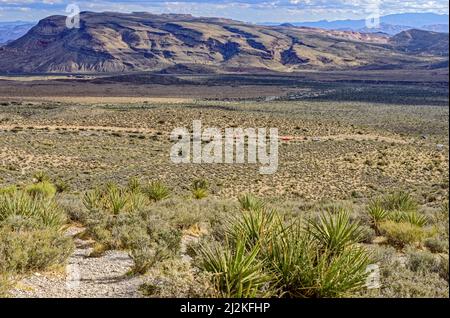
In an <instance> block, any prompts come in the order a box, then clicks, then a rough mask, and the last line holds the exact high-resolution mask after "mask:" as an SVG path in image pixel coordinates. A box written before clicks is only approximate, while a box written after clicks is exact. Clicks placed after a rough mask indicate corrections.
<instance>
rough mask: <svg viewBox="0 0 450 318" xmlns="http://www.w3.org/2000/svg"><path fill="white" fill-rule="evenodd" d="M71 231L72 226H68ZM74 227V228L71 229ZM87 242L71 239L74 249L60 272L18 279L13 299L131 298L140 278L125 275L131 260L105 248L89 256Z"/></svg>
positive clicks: (135, 295)
mask: <svg viewBox="0 0 450 318" xmlns="http://www.w3.org/2000/svg"><path fill="white" fill-rule="evenodd" d="M71 230H72V231H73V228H72V229H71ZM75 230H76V229H75ZM91 243H92V242H90V241H83V240H80V239H75V244H76V249H75V250H74V253H73V254H72V256H71V257H70V258H69V260H68V262H67V265H66V268H65V271H64V273H35V274H33V275H31V276H29V277H26V278H24V279H22V280H21V281H20V282H19V283H18V284H17V285H16V288H15V289H13V290H12V291H11V296H12V297H16V298H103V297H108V298H122V297H124V298H125V297H126V298H135V297H140V293H139V291H138V289H139V286H140V285H141V284H142V277H139V276H128V275H127V273H128V272H129V270H130V268H131V266H132V265H133V261H132V260H131V258H130V257H129V255H128V253H127V252H126V251H108V252H106V253H105V254H104V255H102V256H101V257H95V258H94V257H89V254H90V253H91V251H92V247H91Z"/></svg>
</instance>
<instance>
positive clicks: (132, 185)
mask: <svg viewBox="0 0 450 318" xmlns="http://www.w3.org/2000/svg"><path fill="white" fill-rule="evenodd" d="M128 190H129V191H130V192H133V193H134V192H139V191H140V190H141V182H140V181H139V179H138V178H137V177H131V178H130V179H129V180H128Z"/></svg>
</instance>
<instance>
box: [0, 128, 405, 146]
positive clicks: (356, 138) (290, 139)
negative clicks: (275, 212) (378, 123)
mask: <svg viewBox="0 0 450 318" xmlns="http://www.w3.org/2000/svg"><path fill="white" fill-rule="evenodd" d="M29 127H33V129H37V130H44V129H47V130H51V131H55V130H61V129H63V130H74V131H80V130H91V131H110V132H129V133H132V132H134V133H147V134H154V133H156V132H157V131H156V130H155V129H149V128H133V127H110V126H75V125H0V130H14V129H28V128H29ZM163 135H167V136H168V135H170V133H163ZM279 138H280V140H281V141H283V142H311V141H315V142H320V141H327V140H332V141H345V140H353V141H379V142H388V143H397V144H408V143H410V142H411V140H404V139H400V138H395V137H390V136H379V135H374V134H340V135H327V136H309V137H307V136H280V137H279Z"/></svg>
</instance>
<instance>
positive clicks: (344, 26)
mask: <svg viewBox="0 0 450 318" xmlns="http://www.w3.org/2000/svg"><path fill="white" fill-rule="evenodd" d="M448 19H449V16H448V15H446V14H442V15H441V14H435V13H400V14H391V15H386V16H383V17H381V18H380V26H379V27H378V28H368V27H367V26H366V20H365V19H360V20H336V21H326V20H322V21H317V22H291V23H285V24H284V25H292V26H303V27H312V28H321V29H326V30H346V31H356V32H367V33H378V32H381V33H386V34H389V35H395V34H398V33H400V32H402V31H406V30H409V29H419V30H426V31H434V32H444V33H448V32H449V24H448ZM277 24H278V23H264V25H277Z"/></svg>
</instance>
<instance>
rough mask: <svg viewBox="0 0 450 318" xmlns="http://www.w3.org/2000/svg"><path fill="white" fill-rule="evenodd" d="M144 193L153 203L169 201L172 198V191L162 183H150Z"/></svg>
mask: <svg viewBox="0 0 450 318" xmlns="http://www.w3.org/2000/svg"><path fill="white" fill-rule="evenodd" d="M143 192H144V193H145V194H146V195H147V196H148V198H149V199H150V200H152V201H155V202H156V201H161V200H164V199H167V198H168V197H169V196H170V189H169V188H168V187H167V186H166V185H165V184H164V183H162V182H161V181H153V182H150V183H149V184H148V185H147V186H146V187H145V188H144V189H143Z"/></svg>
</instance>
